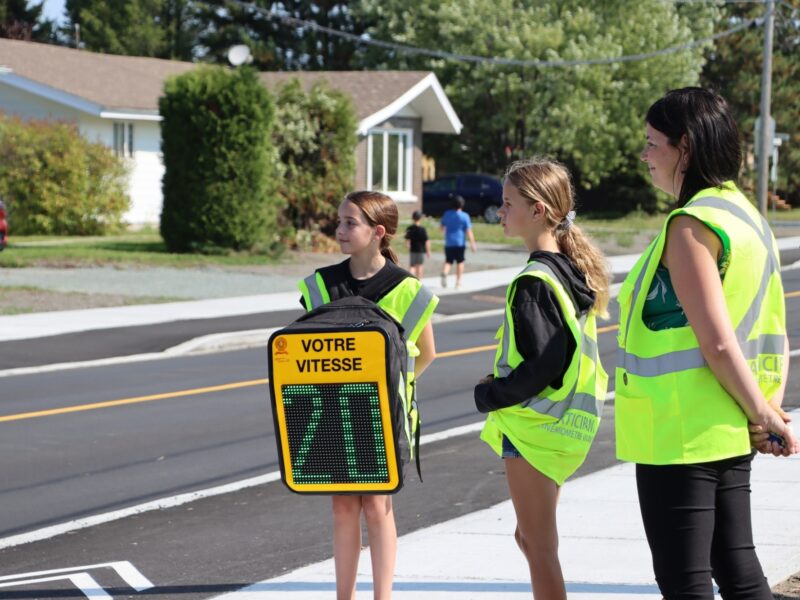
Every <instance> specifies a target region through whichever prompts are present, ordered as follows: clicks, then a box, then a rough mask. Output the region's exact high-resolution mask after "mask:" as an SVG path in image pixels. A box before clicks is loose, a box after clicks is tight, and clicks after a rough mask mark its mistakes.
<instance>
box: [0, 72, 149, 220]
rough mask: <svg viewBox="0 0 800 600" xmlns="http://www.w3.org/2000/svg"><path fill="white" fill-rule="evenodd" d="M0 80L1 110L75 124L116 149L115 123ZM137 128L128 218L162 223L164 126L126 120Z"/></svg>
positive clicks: (90, 137) (86, 134)
mask: <svg viewBox="0 0 800 600" xmlns="http://www.w3.org/2000/svg"><path fill="white" fill-rule="evenodd" d="M1 82H2V80H0V110H2V111H3V112H5V113H7V114H10V115H15V116H18V117H21V118H23V119H52V120H59V121H67V122H70V123H75V124H76V125H77V126H78V130H79V131H80V132H81V134H82V135H83V136H84V137H85V138H86V139H88V140H90V141H92V142H100V143H101V144H103V145H105V146H107V147H108V148H109V149H113V146H114V123H115V122H117V123H119V122H123V121H115V120H112V119H102V118H100V117H95V116H93V115H89V114H86V113H84V112H81V111H78V110H75V109H73V108H69V107H67V106H63V105H61V104H58V103H56V102H52V101H50V100H47V99H46V98H42V97H40V96H36V95H35V94H31V93H28V92H25V91H23V90H18V89H16V88H13V87H10V86H7V85H2V83H1ZM124 122H125V123H126V124H127V123H132V124H133V128H134V138H133V150H134V152H133V157H126V158H125V161H126V162H127V163H128V166H129V169H130V171H129V173H130V174H129V179H128V196H129V197H130V199H131V207H130V210H128V212H127V213H125V220H126V221H128V222H129V223H135V224H145V223H150V224H158V221H159V219H160V217H161V204H162V198H161V178H162V177H163V175H164V165H163V164H162V162H161V148H160V145H161V129H160V124H159V122H158V121H136V120H126V121H124Z"/></svg>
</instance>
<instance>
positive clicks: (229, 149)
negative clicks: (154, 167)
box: [159, 67, 280, 252]
mask: <svg viewBox="0 0 800 600" xmlns="http://www.w3.org/2000/svg"><path fill="white" fill-rule="evenodd" d="M159 110H160V113H161V115H162V117H163V121H162V125H161V139H162V145H161V149H162V152H163V155H164V166H165V174H164V179H163V192H164V207H163V212H162V214H161V235H162V236H163V238H164V241H165V242H166V244H167V248H169V249H170V251H173V252H187V251H195V250H202V251H205V252H213V251H215V248H216V249H221V248H229V249H233V250H263V251H265V252H277V251H279V248H280V244H279V231H278V228H277V219H278V213H279V208H278V206H279V205H278V203H279V199H278V197H277V195H276V194H275V192H274V189H273V186H274V182H275V179H276V177H275V162H276V154H275V151H274V148H273V145H272V122H273V112H274V109H273V103H272V99H271V98H270V95H269V93H268V92H267V90H266V89H265V88H264V86H263V85H262V84H261V83H260V81H259V80H258V77H257V76H256V74H255V72H254V71H252V70H250V69H246V68H245V69H237V70H236V71H229V70H225V69H223V68H221V67H203V68H200V69H197V70H194V71H191V72H189V73H186V74H184V75H181V76H179V77H173V78H171V79H169V80H168V81H167V83H166V86H165V94H164V96H162V97H161V99H160V101H159Z"/></svg>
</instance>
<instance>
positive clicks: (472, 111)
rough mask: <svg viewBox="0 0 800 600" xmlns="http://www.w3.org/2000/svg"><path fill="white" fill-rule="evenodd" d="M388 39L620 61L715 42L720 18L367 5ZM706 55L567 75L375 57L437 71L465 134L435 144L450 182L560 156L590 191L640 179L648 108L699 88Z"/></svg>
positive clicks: (466, 4) (653, 5)
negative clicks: (536, 157)
mask: <svg viewBox="0 0 800 600" xmlns="http://www.w3.org/2000/svg"><path fill="white" fill-rule="evenodd" d="M359 10H360V11H363V12H364V13H365V14H366V15H367V16H368V18H369V19H370V20H372V21H374V22H376V23H378V25H376V26H375V27H374V28H373V29H372V30H371V34H372V35H373V36H374V37H376V38H379V39H393V40H394V41H397V42H401V43H405V44H409V45H412V46H418V47H424V48H446V49H447V50H448V51H451V52H455V53H458V54H463V55H475V56H485V57H505V58H514V59H525V60H571V59H588V58H598V57H609V58H613V57H620V56H624V55H632V54H639V53H645V52H651V51H654V50H657V49H663V48H668V47H672V46H678V45H682V44H685V43H687V42H692V41H693V40H695V39H697V38H700V37H703V36H707V35H709V34H710V33H711V32H712V30H713V29H714V27H713V25H714V18H715V16H716V13H717V9H716V8H715V7H713V6H708V5H702V6H691V7H686V8H682V7H681V6H679V5H677V4H676V3H671V2H663V1H661V0H620V1H615V2H591V3H588V2H583V1H579V0H572V1H568V0H547V1H543V2H537V3H520V2H517V1H515V0H444V1H442V0H414V1H411V2H409V0H364V2H363V4H362V5H361V7H360V9H359ZM702 54H703V49H702V48H695V49H691V50H685V51H681V52H677V53H674V54H669V55H665V56H659V57H656V58H651V59H648V60H640V61H631V62H622V63H615V64H611V65H599V66H598V65H591V66H576V67H560V68H538V67H531V66H526V67H521V66H500V65H494V64H488V63H469V62H456V61H451V60H445V59H428V58H416V57H412V58H409V57H408V56H405V55H400V54H397V55H390V54H388V53H386V52H385V51H374V52H372V53H371V54H370V56H369V61H370V65H371V66H375V67H380V68H404V67H408V68H423V69H431V70H433V71H434V72H435V73H436V74H437V76H438V78H439V79H440V81H441V82H442V83H443V85H444V88H445V91H446V92H447V95H448V97H449V98H450V100H451V102H452V103H453V105H454V108H455V110H456V113H457V114H458V115H459V117H460V118H461V120H462V122H463V123H464V130H463V131H462V133H461V135H460V136H426V139H425V140H424V142H423V143H424V145H425V148H424V149H425V151H426V153H427V154H431V155H433V156H434V157H435V158H436V159H437V165H438V167H439V170H440V172H444V171H455V170H460V171H463V170H478V171H485V172H489V173H502V172H503V170H504V168H505V166H506V165H507V164H508V163H509V162H510V161H511V160H513V159H516V158H520V157H526V156H530V155H532V154H547V155H551V156H555V157H557V158H559V159H561V160H562V161H564V162H566V163H568V164H569V165H570V166H571V167H572V168H573V169H574V170H575V172H576V180H577V183H578V184H579V185H580V186H582V187H584V188H588V187H591V186H594V185H597V184H598V183H599V182H600V181H602V180H604V179H606V178H608V177H609V176H611V175H616V174H618V173H627V174H635V173H637V172H638V169H640V167H639V166H638V165H637V163H636V161H635V157H636V156H637V155H638V152H639V150H640V149H641V145H642V140H643V118H644V114H645V112H646V110H647V107H648V106H649V105H650V104H651V103H652V102H653V101H654V100H656V99H657V98H658V97H660V96H661V95H662V94H663V92H664V91H666V90H667V89H670V88H674V87H678V86H684V85H689V84H694V83H696V82H697V78H698V74H699V72H700V69H701V67H702V65H703V56H702Z"/></svg>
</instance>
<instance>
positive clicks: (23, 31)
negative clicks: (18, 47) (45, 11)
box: [0, 0, 54, 42]
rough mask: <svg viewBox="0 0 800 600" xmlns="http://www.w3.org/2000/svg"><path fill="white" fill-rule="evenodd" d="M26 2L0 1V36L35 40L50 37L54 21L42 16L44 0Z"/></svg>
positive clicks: (25, 0) (44, 39)
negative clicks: (30, 3)
mask: <svg viewBox="0 0 800 600" xmlns="http://www.w3.org/2000/svg"><path fill="white" fill-rule="evenodd" d="M28 4H29V2H28V0H2V1H0V37H2V38H10V39H12V40H25V41H37V42H46V41H50V40H51V39H52V37H53V29H54V23H53V22H52V21H50V20H48V19H43V18H42V5H43V4H44V1H43V0H41V1H40V2H39V3H38V4H34V5H33V6H28Z"/></svg>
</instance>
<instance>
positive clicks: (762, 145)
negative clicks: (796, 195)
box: [755, 0, 775, 217]
mask: <svg viewBox="0 0 800 600" xmlns="http://www.w3.org/2000/svg"><path fill="white" fill-rule="evenodd" d="M764 5H765V6H766V9H767V10H766V14H765V16H764V64H763V66H762V69H761V109H760V112H761V132H760V135H759V139H757V140H755V142H756V144H758V148H759V152H758V188H757V189H756V191H757V193H758V210H759V212H760V213H761V214H762V215H764V216H765V217H766V216H767V189H768V186H769V173H768V171H769V157H770V156H772V130H771V128H770V104H771V103H772V34H773V30H774V29H775V0H766V1H765V2H764Z"/></svg>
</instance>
